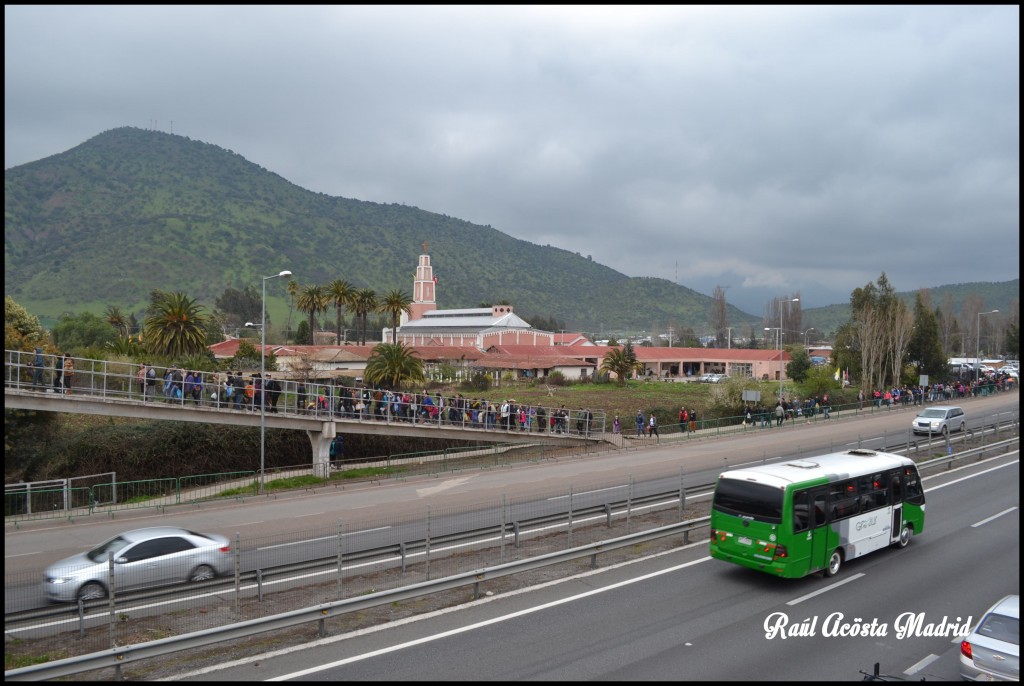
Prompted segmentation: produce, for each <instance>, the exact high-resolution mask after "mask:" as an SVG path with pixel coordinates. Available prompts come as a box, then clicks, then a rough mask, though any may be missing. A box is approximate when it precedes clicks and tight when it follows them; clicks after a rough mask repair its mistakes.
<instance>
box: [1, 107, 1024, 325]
mask: <svg viewBox="0 0 1024 686" xmlns="http://www.w3.org/2000/svg"><path fill="white" fill-rule="evenodd" d="M4 211H5V220H4V239H5V240H4V272H5V285H4V292H5V294H7V295H11V296H13V297H14V298H15V300H17V301H18V302H19V303H20V304H22V305H23V306H25V307H26V308H27V309H28V310H29V311H30V312H32V313H34V314H36V315H37V316H40V317H41V318H43V319H47V318H55V317H57V316H59V315H60V314H61V313H62V312H66V311H71V312H82V311H92V312H96V313H101V312H102V311H103V310H104V309H105V308H106V307H107V306H108V305H116V306H118V307H120V308H121V309H122V311H125V312H136V313H140V312H141V310H142V308H143V307H144V306H145V305H146V303H147V302H148V295H149V292H150V291H151V290H152V289H155V288H159V289H163V290H168V291H182V292H184V293H186V294H188V295H189V296H191V297H193V298H196V299H197V300H198V301H199V302H200V303H202V304H203V305H205V306H206V307H207V308H210V309H212V307H213V303H214V300H215V299H216V298H217V297H218V296H219V295H221V293H223V291H224V290H225V289H226V288H238V289H241V288H244V287H245V286H247V285H254V286H256V287H259V286H260V284H261V277H262V276H266V275H269V274H276V273H277V272H279V271H281V270H282V269H289V270H291V271H292V272H293V273H294V276H293V277H292V278H293V279H294V280H295V281H297V282H298V283H299V284H301V285H306V284H312V283H319V284H326V283H327V282H329V281H331V280H333V279H338V278H342V279H346V280H347V281H349V282H350V283H352V284H353V285H355V286H356V287H357V288H371V289H373V290H374V291H376V292H377V293H381V294H383V293H384V292H386V291H389V290H391V289H400V290H402V291H405V292H406V293H408V294H410V295H411V293H412V281H413V272H414V270H415V267H416V264H417V260H418V256H419V254H420V253H421V252H422V249H423V247H422V246H423V243H424V242H426V243H427V245H428V252H429V254H430V256H431V263H432V264H433V266H434V270H435V274H437V276H438V306H439V307H441V308H443V309H451V308H467V307H477V306H479V305H480V304H481V303H484V302H488V303H497V302H502V301H507V302H509V303H511V304H512V305H513V306H514V307H515V311H516V313H517V314H519V315H520V316H522V317H523V318H524V319H526V320H527V321H529V320H530V318H531V317H542V318H544V319H549V320H558V321H561V322H565V325H566V327H567V328H568V329H570V330H573V331H583V332H588V333H595V334H596V333H598V332H599V331H602V332H616V331H639V330H648V331H651V330H655V331H656V330H658V329H662V330H664V329H667V328H668V327H670V326H671V327H673V328H675V330H676V331H681V330H682V329H683V328H691V329H693V330H694V331H696V332H698V333H701V332H705V331H707V330H708V327H709V319H710V317H709V313H710V311H711V307H712V304H713V300H712V298H711V297H710V296H708V295H704V294H701V293H698V292H696V291H694V290H692V289H689V288H686V287H684V286H679V285H677V284H674V283H672V282H671V281H668V280H665V279H657V278H643V277H640V278H636V277H628V276H625V275H623V274H621V273H619V272H616V271H615V270H613V269H610V268H608V267H605V266H602V265H600V264H597V263H595V262H594V261H593V260H591V259H589V258H587V257H583V256H581V255H580V254H578V253H573V252H570V251H567V250H562V249H560V248H555V247H551V246H540V245H535V244H533V243H530V242H528V241H524V240H519V239H516V238H512V237H510V236H508V235H506V234H503V233H501V232H500V231H497V230H496V229H494V228H492V227H490V226H480V225H476V224H471V223H469V222H466V221H463V220H460V219H456V218H454V217H448V216H446V215H441V214H435V213H433V212H427V211H424V210H420V209H418V208H415V207H408V206H405V205H401V204H391V205H384V204H378V203H372V202H365V201H361V200H351V199H348V198H340V197H331V196H328V195H325V194H322V193H315V192H312V191H308V190H305V189H303V188H300V187H298V186H296V185H294V184H292V183H290V182H288V181H286V180H285V179H283V178H282V177H280V176H278V175H277V174H275V173H273V172H271V171H269V170H266V169H264V168H262V167H260V166H258V165H256V164H253V163H251V162H249V161H247V160H245V159H244V158H242V157H241V156H240V155H237V154H235V153H233V152H232V151H230V150H225V149H224V148H220V147H217V146H216V145H211V144H209V143H203V142H200V141H194V140H191V139H189V138H187V137H184V136H176V135H173V134H168V133H163V132H159V131H150V130H143V129H137V128H129V127H125V128H118V129H113V130H110V131H106V132H104V133H102V134H100V135H98V136H95V137H94V138H92V139H90V140H88V141H86V142H85V143H83V144H81V145H79V146H77V147H75V148H72V149H71V150H68V151H66V152H64V153H60V154H58V155H53V156H51V157H47V158H45V159H42V160H39V161H36V162H31V163H29V164H24V165H20V166H18V167H13V168H11V169H7V170H5V171H4ZM947 288H949V289H953V291H954V293H955V297H954V302H958V301H961V300H962V299H963V298H964V297H966V296H968V295H971V294H981V295H982V297H983V298H984V302H985V304H986V306H991V307H994V308H1000V307H1001V305H1002V307H1008V306H1009V303H1010V301H1011V300H1012V299H1016V298H1017V297H1018V294H1019V291H1020V288H1019V279H1018V280H1014V281H1012V282H1005V283H986V284H962V285H958V286H944V287H940V288H936V289H931V291H932V302H933V303H938V302H940V300H939V298H941V297H942V295H941V294H942V291H943V289H947ZM980 291H983V293H979V292H980ZM905 295H907V296H908V297H909V298H910V299H911V301H912V298H913V294H905ZM287 302H288V298H287V295H286V294H285V291H284V288H283V286H280V287H278V288H275V289H268V293H267V303H268V311H269V312H270V313H271V315H272V316H273V315H274V313H277V314H278V315H280V314H283V312H284V311H285V309H286V307H287ZM766 304H767V303H766ZM848 316H849V305H834V306H830V307H827V308H816V309H809V310H804V311H803V326H804V328H806V327H809V326H813V327H815V328H816V329H817V330H818V331H825V332H829V331H833V330H834V329H835V328H836V327H837V326H838V325H840V324H842V323H843V322H844V321H846V319H847V318H848ZM728 317H729V323H730V325H731V326H734V327H736V328H737V330H738V332H739V335H741V336H742V335H745V334H746V333H747V331H748V330H749V329H751V328H756V327H757V326H759V323H760V321H761V317H760V316H759V315H752V314H748V313H746V312H742V311H740V310H739V309H737V308H735V307H733V306H729V307H728Z"/></svg>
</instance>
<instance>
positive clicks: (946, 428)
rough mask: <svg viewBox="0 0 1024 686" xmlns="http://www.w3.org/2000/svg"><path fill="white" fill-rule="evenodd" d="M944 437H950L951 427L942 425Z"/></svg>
mask: <svg viewBox="0 0 1024 686" xmlns="http://www.w3.org/2000/svg"><path fill="white" fill-rule="evenodd" d="M942 435H943V436H948V435H949V427H948V426H946V425H945V424H943V425H942Z"/></svg>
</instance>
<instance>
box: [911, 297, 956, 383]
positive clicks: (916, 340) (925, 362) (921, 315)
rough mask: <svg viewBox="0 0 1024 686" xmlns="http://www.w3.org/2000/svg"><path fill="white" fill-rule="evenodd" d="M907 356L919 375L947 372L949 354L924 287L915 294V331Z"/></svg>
mask: <svg viewBox="0 0 1024 686" xmlns="http://www.w3.org/2000/svg"><path fill="white" fill-rule="evenodd" d="M907 356H908V358H909V360H910V363H911V364H913V365H914V368H915V370H916V371H917V374H918V376H920V375H921V374H927V375H930V376H935V377H944V376H945V374H946V372H947V367H948V359H947V357H948V356H947V355H946V353H945V351H944V350H943V349H942V341H941V340H940V338H939V320H938V317H937V316H936V313H935V312H934V311H932V310H931V308H930V305H929V302H928V291H927V290H925V289H923V288H922V289H920V290H918V291H917V293H915V294H914V332H913V334H911V336H910V346H909V347H908V348H907Z"/></svg>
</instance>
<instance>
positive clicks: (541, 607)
mask: <svg viewBox="0 0 1024 686" xmlns="http://www.w3.org/2000/svg"><path fill="white" fill-rule="evenodd" d="M710 559H711V558H710V557H704V558H701V559H699V560H693V561H692V562H684V563H683V564H681V565H676V566H675V567H670V568H668V569H663V570H660V571H657V572H652V573H650V574H645V575H643V576H639V577H635V578H631V579H626V580H625V581H620V582H618V583H614V584H611V585H609V586H602V587H601V588H595V589H592V590H590V591H586V592H584V593H580V594H578V595H574V596H570V597H568V598H561V599H559V600H554V601H552V602H550V603H544V604H543V605H536V606H534V607H528V608H525V609H523V610H519V611H517V612H512V613H509V614H507V615H502V616H500V617H493V618H491V619H487V620H484V621H482V622H477V623H476V624H470V625H469V626H462V627H458V628H455V629H451V630H449V631H443V632H441V633H439V634H433V635H432V636H424V637H422V638H418V639H415V640H413V641H407V642H405V643H402V644H400V645H396V646H389V647H387V648H381V649H380V650H374V651H371V652H369V653H363V654H362V655H353V656H352V657H347V658H344V659H342V660H337V661H335V662H331V663H328V664H324V665H317V666H316V667H310V668H309V669H303V670H299V671H298V672H292V673H291V674H282V675H281V676H278V677H273V678H271V679H267V681H288V680H290V679H300V678H302V677H304V676H308V675H310V674H315V673H317V672H322V671H324V670H328V669H333V668H335V667H341V666H343V665H347V664H351V663H353V662H359V661H361V660H366V659H369V658H371V657H377V656H379V655H387V654H388V653H393V652H396V651H399V650H404V649H405V648H411V647H412V646H417V645H422V644H424V643H430V642H432V641H437V640H440V639H442V638H448V637H449V636H457V635H459V634H462V633H465V632H467V631H474V630H476V629H480V628H483V627H485V626H489V625H491V624H498V623H500V622H504V621H507V620H510V619H516V618H518V617H524V616H526V615H530V614H533V613H534V612H540V611H541V610H547V609H549V608H552V607H557V606H559V605H564V604H565V603H571V602H573V601H576V600H580V599H581V598H588V597H590V596H592V595H597V594H599V593H605V592H606V591H613V590H616V589H618V588H621V587H623V586H629V585H631V584H634V583H636V582H638V581H646V580H647V579H653V578H655V577H658V576H661V575H663V574H670V573H672V572H676V571H678V570H680V569H685V568H686V567H692V566H693V565H697V564H700V563H701V562H707V561H708V560H710Z"/></svg>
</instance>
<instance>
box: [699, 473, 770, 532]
mask: <svg viewBox="0 0 1024 686" xmlns="http://www.w3.org/2000/svg"><path fill="white" fill-rule="evenodd" d="M782 496H783V491H782V490H781V489H778V488H773V487H771V486H765V485H764V484H755V483H751V482H749V481H740V480H738V479H719V480H718V486H716V487H715V500H714V504H713V505H712V507H714V508H715V509H716V510H718V511H719V512H724V513H725V514H731V515H736V516H739V517H751V518H753V519H756V520H757V521H759V522H767V523H770V524H781V523H782Z"/></svg>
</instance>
